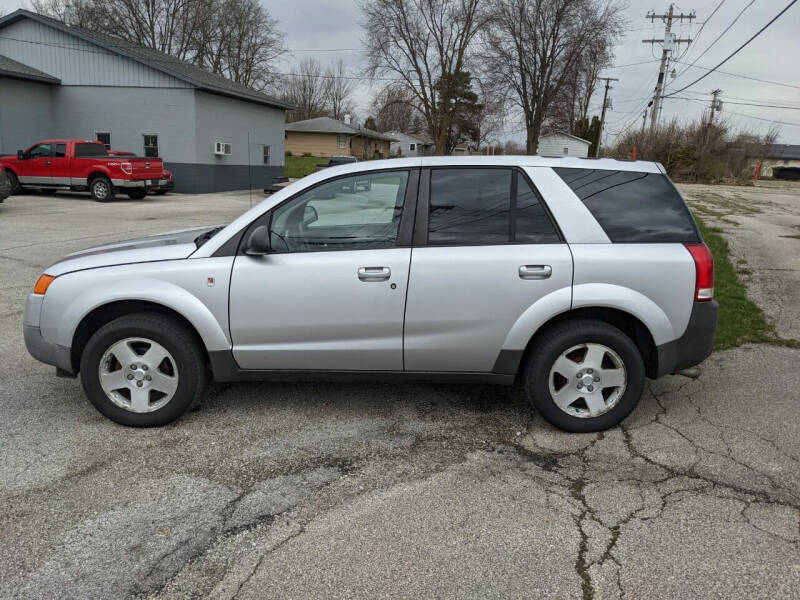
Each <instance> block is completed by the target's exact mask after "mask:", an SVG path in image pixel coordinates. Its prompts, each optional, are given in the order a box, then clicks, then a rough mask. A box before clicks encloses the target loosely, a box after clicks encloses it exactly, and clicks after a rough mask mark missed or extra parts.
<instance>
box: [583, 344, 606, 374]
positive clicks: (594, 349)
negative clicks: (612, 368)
mask: <svg viewBox="0 0 800 600" xmlns="http://www.w3.org/2000/svg"><path fill="white" fill-rule="evenodd" d="M605 355H606V349H605V348H604V347H603V346H600V345H598V344H586V356H585V357H584V358H583V363H581V366H583V367H591V368H592V369H600V368H601V366H602V364H603V357H604V356H605Z"/></svg>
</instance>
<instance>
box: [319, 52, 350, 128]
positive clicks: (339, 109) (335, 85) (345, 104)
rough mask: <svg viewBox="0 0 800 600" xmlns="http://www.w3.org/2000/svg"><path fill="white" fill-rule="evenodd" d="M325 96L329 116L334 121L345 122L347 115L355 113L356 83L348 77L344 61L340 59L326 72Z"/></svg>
mask: <svg viewBox="0 0 800 600" xmlns="http://www.w3.org/2000/svg"><path fill="white" fill-rule="evenodd" d="M325 78H326V82H325V95H326V101H327V105H328V114H329V115H330V116H331V117H333V118H334V119H338V120H340V121H343V120H344V118H345V115H351V116H352V115H353V113H355V103H354V102H353V88H355V81H354V80H353V79H351V78H350V77H349V76H348V75H347V71H346V69H345V67H344V61H343V60H341V59H339V61H337V62H336V63H335V64H332V65H330V66H329V67H328V68H327V69H326V70H325Z"/></svg>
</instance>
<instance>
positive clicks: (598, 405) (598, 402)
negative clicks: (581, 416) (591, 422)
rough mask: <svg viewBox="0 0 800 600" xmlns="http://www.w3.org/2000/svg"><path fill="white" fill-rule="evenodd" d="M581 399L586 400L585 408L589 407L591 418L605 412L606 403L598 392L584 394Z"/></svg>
mask: <svg viewBox="0 0 800 600" xmlns="http://www.w3.org/2000/svg"><path fill="white" fill-rule="evenodd" d="M583 398H584V400H586V406H588V407H589V414H590V415H592V416H593V417H596V416H597V415H600V414H602V413H604V412H605V410H606V402H605V400H604V399H603V394H601V393H600V392H595V393H593V394H586V395H585V396H584V397H583Z"/></svg>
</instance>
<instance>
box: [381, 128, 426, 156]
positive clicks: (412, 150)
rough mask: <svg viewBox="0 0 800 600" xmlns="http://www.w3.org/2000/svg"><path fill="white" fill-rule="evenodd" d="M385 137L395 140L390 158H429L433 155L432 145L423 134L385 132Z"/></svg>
mask: <svg viewBox="0 0 800 600" xmlns="http://www.w3.org/2000/svg"><path fill="white" fill-rule="evenodd" d="M386 135H389V136H391V137H393V138H394V139H395V141H394V142H392V149H391V152H392V156H430V155H431V154H433V148H434V143H433V141H432V140H431V139H430V138H428V136H426V135H425V134H423V133H415V134H411V133H403V132H402V131H387V132H386Z"/></svg>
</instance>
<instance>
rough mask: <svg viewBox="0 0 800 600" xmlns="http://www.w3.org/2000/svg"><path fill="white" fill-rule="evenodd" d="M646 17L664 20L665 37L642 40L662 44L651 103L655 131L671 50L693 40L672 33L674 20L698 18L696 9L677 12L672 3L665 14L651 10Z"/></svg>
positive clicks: (652, 126) (651, 125)
mask: <svg viewBox="0 0 800 600" xmlns="http://www.w3.org/2000/svg"><path fill="white" fill-rule="evenodd" d="M646 18H648V19H650V22H651V23H654V22H655V20H656V19H661V20H662V21H664V38H663V39H660V40H657V39H649V40H642V42H643V43H645V44H661V46H662V50H661V65H660V66H659V69H658V81H657V82H656V91H655V95H654V96H653V100H652V102H651V103H650V104H651V105H652V106H653V108H652V111H651V113H650V130H651V131H653V130H654V129H655V127H656V124H657V123H658V117H659V114H660V113H661V105H662V103H663V101H664V78H665V77H666V74H667V62H668V61H669V55H670V52H672V51H673V50H674V49H675V46H676V44H690V43H691V42H692V40H691V39H690V38H685V39H677V38H676V37H675V34H674V33H672V22H673V21H677V20H679V19H680V21H681V23H683V20H684V19H686V20H688V21H689V22H690V23H691V22H692V19H694V18H696V15H695V13H694V11H692V12H690V13H683V12H681V13H680V14H677V15H676V14H675V5H674V4H670V5H669V10H668V11H667V14H664V15H657V14H655V13H654V12H652V11H651V12H649V13H647V15H646Z"/></svg>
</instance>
